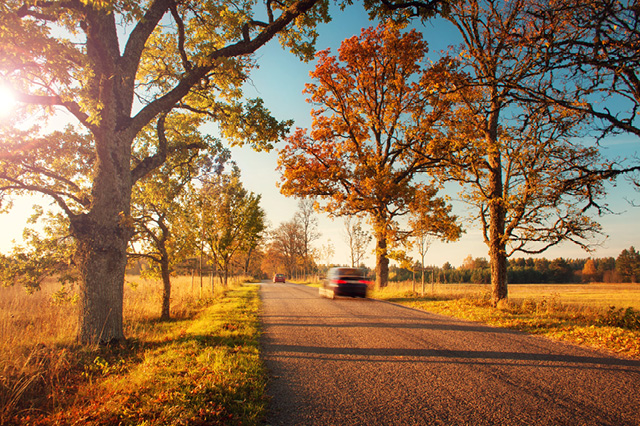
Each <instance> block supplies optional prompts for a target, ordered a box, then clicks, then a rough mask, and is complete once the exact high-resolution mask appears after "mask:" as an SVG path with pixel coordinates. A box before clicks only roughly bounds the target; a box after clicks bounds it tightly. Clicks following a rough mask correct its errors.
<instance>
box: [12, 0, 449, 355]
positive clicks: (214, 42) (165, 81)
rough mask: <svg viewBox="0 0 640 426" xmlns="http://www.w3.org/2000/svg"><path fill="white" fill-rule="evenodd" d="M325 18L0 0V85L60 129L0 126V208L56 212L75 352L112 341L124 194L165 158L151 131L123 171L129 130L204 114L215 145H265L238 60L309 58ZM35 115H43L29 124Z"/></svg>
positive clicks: (428, 10)
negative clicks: (14, 198) (31, 204)
mask: <svg viewBox="0 0 640 426" xmlns="http://www.w3.org/2000/svg"><path fill="white" fill-rule="evenodd" d="M343 3H350V1H345V2H343ZM440 4H441V2H440V1H438V0H434V1H426V2H422V1H418V2H414V1H411V2H404V1H389V0H383V1H367V2H366V7H368V8H369V10H370V11H371V12H372V13H373V14H374V15H375V14H377V13H389V12H392V11H394V10H396V9H399V10H407V8H409V9H410V10H411V11H413V12H414V13H417V14H419V15H421V16H429V15H432V14H433V13H435V12H436V11H437V10H438V9H439V7H440ZM327 9H328V1H327V0H285V1H272V0H266V1H265V2H264V3H262V4H259V3H258V2H256V1H253V0H244V1H237V2H224V1H214V0H205V1H190V0H147V1H142V2H138V1H133V0H111V1H102V0H86V1H85V0H82V1H81V0H63V1H35V0H27V1H23V0H7V1H4V2H3V3H2V6H0V51H2V55H1V56H0V77H1V78H2V79H3V80H4V81H5V83H6V84H8V85H9V86H10V87H11V89H12V90H13V91H14V92H15V93H16V95H17V98H18V100H19V101H20V102H22V103H24V104H26V105H27V106H28V107H29V111H28V112H29V117H30V119H31V122H32V123H33V122H35V121H38V124H40V122H41V121H42V120H43V119H45V118H46V116H47V115H48V114H50V113H51V112H58V115H57V118H60V117H63V118H64V119H67V118H71V119H72V121H73V127H68V128H67V129H66V130H64V131H59V130H58V131H50V129H49V128H48V127H47V126H42V127H41V128H38V127H37V126H35V125H34V126H33V127H31V128H30V129H27V127H25V125H21V126H18V125H15V124H16V120H12V121H11V123H9V125H6V124H7V123H3V125H2V128H1V129H0V131H1V133H2V134H1V135H0V137H1V138H2V140H3V147H2V151H1V152H0V179H1V181H0V191H1V192H0V198H1V199H2V201H3V205H2V206H1V208H5V207H6V206H7V205H8V202H9V201H10V200H9V198H8V197H9V194H11V193H14V194H23V193H25V192H32V193H33V192H39V193H42V194H45V195H47V196H50V197H52V198H53V199H54V200H55V202H56V203H57V204H58V206H59V207H60V209H61V210H62V211H63V212H64V213H65V214H66V215H67V216H68V218H69V220H70V232H71V235H72V236H73V237H74V238H75V240H76V246H77V250H76V254H75V256H74V258H75V262H76V264H77V265H78V268H79V270H80V274H81V276H82V284H81V306H80V326H79V333H78V337H79V340H80V341H81V342H86V343H92V342H109V341H112V340H120V339H123V338H124V335H123V327H122V305H123V303H122V298H123V292H122V290H123V282H124V271H125V265H126V247H127V243H128V241H129V238H130V236H131V234H132V230H133V228H132V226H131V221H130V220H129V215H130V203H131V188H132V186H133V185H134V184H135V183H136V182H137V181H138V180H139V179H140V178H141V177H143V176H144V175H146V174H147V173H149V171H151V170H152V169H154V168H156V167H158V166H159V165H160V164H162V163H163V162H164V159H165V158H166V155H167V153H168V152H170V151H171V150H169V149H168V147H167V146H166V145H165V144H164V142H163V141H165V140H166V139H165V138H163V137H161V136H160V135H159V137H158V138H157V140H158V141H159V142H158V145H157V146H156V151H155V153H153V154H152V155H150V156H148V157H146V158H143V159H141V161H136V159H135V158H134V156H133V155H132V143H133V141H134V139H135V138H136V136H137V135H138V133H139V132H140V131H141V130H142V129H143V128H144V127H145V126H147V125H149V124H155V123H157V122H158V117H159V116H160V115H162V114H169V113H170V111H171V110H172V109H174V108H177V107H182V108H187V109H190V110H191V111H194V112H199V113H204V114H207V115H208V116H209V117H210V118H211V119H213V120H215V121H216V122H217V123H218V124H219V129H220V131H221V133H222V134H223V135H224V136H225V137H229V138H231V139H235V140H243V139H244V140H247V139H248V140H250V141H252V142H254V143H255V144H257V145H258V146H260V145H262V144H263V143H266V145H269V143H270V142H272V141H274V140H276V139H277V138H278V137H279V135H280V132H281V131H282V130H283V127H282V125H281V124H280V123H277V122H275V121H274V120H273V119H272V118H270V117H269V116H268V115H267V114H266V111H265V109H264V107H263V106H262V104H261V102H260V101H258V100H256V101H250V102H247V103H246V104H244V105H243V104H242V102H240V98H241V91H240V87H241V85H242V83H243V82H244V81H245V80H246V78H247V76H248V74H249V71H250V69H251V67H252V66H253V65H254V64H253V61H252V59H251V56H250V55H251V54H252V53H254V52H255V51H256V50H257V49H259V48H260V47H261V46H263V45H264V44H265V43H267V42H268V41H269V40H271V39H272V38H273V37H275V36H279V37H280V41H281V43H282V44H283V45H284V46H285V47H287V48H289V49H291V50H292V51H293V52H294V53H296V54H298V55H300V56H302V57H306V56H308V55H310V54H311V53H312V51H313V42H314V39H315V35H316V33H315V30H314V28H315V26H316V24H317V23H318V22H321V21H326V20H327V19H328V14H327ZM258 16H260V17H262V18H258ZM37 109H40V111H43V114H42V115H41V116H39V117H38V118H36V119H35V120H34V115H33V114H34V111H35V110H37ZM60 111H64V114H63V113H61V112H60ZM14 118H15V117H14ZM158 124H160V123H158ZM158 130H159V132H162V130H163V129H162V126H161V125H159V126H158ZM174 148H177V147H174ZM76 153H77V154H79V155H76ZM87 169H88V170H90V172H89V173H86V170H87Z"/></svg>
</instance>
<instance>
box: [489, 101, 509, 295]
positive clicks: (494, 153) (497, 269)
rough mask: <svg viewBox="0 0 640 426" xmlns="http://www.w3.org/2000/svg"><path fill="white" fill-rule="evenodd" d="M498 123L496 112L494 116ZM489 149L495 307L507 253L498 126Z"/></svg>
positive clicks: (503, 281) (503, 291) (501, 292)
mask: <svg viewBox="0 0 640 426" xmlns="http://www.w3.org/2000/svg"><path fill="white" fill-rule="evenodd" d="M493 119H494V123H497V113H496V114H495V117H493ZM488 138H489V142H490V143H489V146H490V147H491V152H490V153H489V155H488V163H489V191H490V195H489V257H490V259H491V302H492V304H493V306H496V305H497V304H498V302H499V301H500V300H503V299H506V298H507V296H508V291H507V253H506V238H505V235H504V234H505V208H504V204H503V202H504V201H503V190H504V188H503V183H502V160H501V152H500V148H499V147H498V143H497V125H496V126H492V131H491V132H490V134H489V136H488Z"/></svg>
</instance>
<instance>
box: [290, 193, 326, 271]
mask: <svg viewBox="0 0 640 426" xmlns="http://www.w3.org/2000/svg"><path fill="white" fill-rule="evenodd" d="M314 204H315V203H314V201H313V200H312V199H301V200H300V201H298V211H297V212H296V214H295V216H294V220H295V221H296V222H298V223H299V224H300V227H301V228H302V229H301V230H302V244H303V247H302V258H303V262H304V269H305V272H306V271H308V270H309V267H311V266H312V265H313V263H314V261H313V259H312V249H311V243H312V242H314V241H315V240H317V239H318V238H320V233H318V218H316V217H314V215H313V213H314V207H313V206H314Z"/></svg>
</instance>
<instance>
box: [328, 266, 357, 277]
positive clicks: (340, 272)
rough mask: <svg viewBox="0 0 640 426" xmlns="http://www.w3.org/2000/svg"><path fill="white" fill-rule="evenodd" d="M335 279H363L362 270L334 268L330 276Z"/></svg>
mask: <svg viewBox="0 0 640 426" xmlns="http://www.w3.org/2000/svg"><path fill="white" fill-rule="evenodd" d="M331 275H333V276H336V277H357V278H362V277H364V270H363V269H358V268H336V269H334V270H333V273H332V274H331Z"/></svg>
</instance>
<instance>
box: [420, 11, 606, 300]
mask: <svg viewBox="0 0 640 426" xmlns="http://www.w3.org/2000/svg"><path fill="white" fill-rule="evenodd" d="M528 7H529V3H528V2H527V1H524V0H517V1H514V2H494V1H491V0H487V1H476V0H468V1H465V2H461V3H457V4H455V5H452V8H451V13H450V15H449V17H448V19H449V20H450V21H451V22H452V23H453V24H454V25H455V27H456V28H457V29H458V31H459V33H460V35H461V36H462V39H463V45H462V47H461V48H460V49H459V50H458V51H456V52H454V53H455V57H453V55H452V57H445V58H443V59H442V60H441V61H440V63H439V64H438V65H437V66H435V67H434V68H433V72H434V75H433V76H432V77H431V79H432V82H433V83H432V87H434V88H435V87H437V88H439V90H440V93H441V95H442V96H444V97H447V98H448V99H449V101H450V102H452V103H453V104H454V105H455V106H454V107H453V108H452V109H453V112H452V113H451V114H449V115H447V116H446V117H444V119H443V135H444V136H443V141H445V142H443V144H433V145H432V147H431V148H432V149H438V150H439V151H441V152H446V153H447V154H448V155H450V157H449V159H448V160H447V161H448V162H449V164H448V165H447V166H446V167H444V168H443V169H440V171H443V172H444V173H443V178H445V179H452V180H455V181H458V182H460V183H461V184H463V185H464V186H463V192H462V197H463V199H464V200H465V201H466V202H468V203H469V204H471V205H473V206H475V207H476V211H477V216H476V218H477V219H478V221H479V223H481V224H482V230H483V236H484V240H485V243H486V244H487V246H488V248H489V256H490V260H491V284H492V300H493V303H494V304H495V303H497V302H498V301H499V300H501V299H504V298H506V297H507V295H508V291H507V258H508V257H509V256H511V255H512V254H513V253H515V252H522V253H527V254H535V253H541V252H543V251H545V250H546V249H548V248H549V247H552V246H555V245H557V244H560V243H562V242H565V241H569V242H573V243H575V244H578V245H579V246H581V247H583V248H585V249H589V247H590V246H591V245H592V242H591V239H592V238H593V237H594V236H595V235H597V234H598V233H599V232H600V226H599V224H598V223H597V222H596V221H595V220H593V219H592V218H591V217H590V216H589V215H588V213H589V209H590V208H591V207H601V206H600V205H599V204H598V201H599V199H600V198H601V197H602V196H603V195H604V188H603V185H602V181H601V180H600V177H599V176H596V175H591V174H589V172H588V170H589V169H590V168H592V167H596V168H597V166H598V165H599V164H603V161H602V159H601V157H600V155H599V153H598V151H597V149H596V148H595V147H585V146H582V145H580V144H579V143H576V142H575V141H576V138H577V137H578V136H580V132H579V131H580V125H581V124H582V123H583V122H584V119H585V117H584V116H583V115H582V114H580V113H577V112H568V111H567V110H564V109H563V110H560V109H558V108H555V107H554V106H553V105H550V104H548V103H544V102H533V101H531V100H530V99H523V96H522V94H523V93H526V92H527V91H528V90H529V88H535V90H538V91H544V88H545V87H551V86H552V84H553V83H554V75H553V73H552V72H551V70H550V69H549V68H548V67H547V66H546V65H547V64H546V60H545V58H544V52H545V49H544V43H542V42H541V43H538V44H536V43H533V42H531V39H530V37H528V35H529V33H530V32H531V31H534V29H532V28H531V26H530V25H529V24H528V22H527V21H526V19H525V18H526V16H527V13H528V12H527V10H528ZM525 41H527V42H525ZM443 81H446V83H444V84H443ZM445 163H446V162H445Z"/></svg>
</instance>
